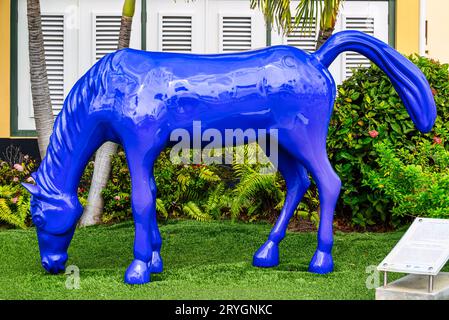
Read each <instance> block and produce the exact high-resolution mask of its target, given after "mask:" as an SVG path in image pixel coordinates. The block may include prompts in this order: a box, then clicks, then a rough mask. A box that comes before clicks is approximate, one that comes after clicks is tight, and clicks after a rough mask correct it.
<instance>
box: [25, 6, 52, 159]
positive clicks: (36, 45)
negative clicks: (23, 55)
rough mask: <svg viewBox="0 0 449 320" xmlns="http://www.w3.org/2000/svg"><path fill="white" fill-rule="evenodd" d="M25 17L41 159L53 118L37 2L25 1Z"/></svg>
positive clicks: (44, 152) (50, 131)
mask: <svg viewBox="0 0 449 320" xmlns="http://www.w3.org/2000/svg"><path fill="white" fill-rule="evenodd" d="M27 17H28V50H29V56H30V79H31V95H32V99H33V110H34V121H35V124H36V132H37V142H38V146H39V153H40V155H41V158H43V157H44V156H45V154H46V153H47V146H48V142H49V140H50V135H51V133H52V131H53V122H54V117H53V110H52V107H51V99H50V89H49V87H48V77H47V66H46V64H45V49H44V36H43V34H42V21H41V9H40V1H39V0H27Z"/></svg>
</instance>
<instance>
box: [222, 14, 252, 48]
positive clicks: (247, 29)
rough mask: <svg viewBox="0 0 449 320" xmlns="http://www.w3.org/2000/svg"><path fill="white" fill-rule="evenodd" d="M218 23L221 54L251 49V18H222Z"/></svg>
mask: <svg viewBox="0 0 449 320" xmlns="http://www.w3.org/2000/svg"><path fill="white" fill-rule="evenodd" d="M220 23H221V51H222V52H237V51H245V50H251V49H252V47H253V41H252V35H253V32H252V31H253V30H252V17H251V16H222V17H221V19H220Z"/></svg>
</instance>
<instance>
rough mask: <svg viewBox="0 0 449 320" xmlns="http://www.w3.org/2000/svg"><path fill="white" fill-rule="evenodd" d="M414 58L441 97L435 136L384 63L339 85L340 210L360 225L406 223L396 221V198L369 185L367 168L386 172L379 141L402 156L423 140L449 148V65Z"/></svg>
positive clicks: (335, 151)
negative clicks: (417, 118) (424, 130)
mask: <svg viewBox="0 0 449 320" xmlns="http://www.w3.org/2000/svg"><path fill="white" fill-rule="evenodd" d="M410 59H411V61H412V62H414V63H415V64H416V65H417V66H418V67H419V68H420V69H421V70H422V71H423V72H424V74H425V75H426V77H427V79H428V80H429V83H430V86H431V87H432V90H433V92H434V95H435V101H436V104H437V109H438V118H437V121H436V125H435V127H434V129H433V130H432V132H431V133H429V134H421V133H420V132H419V131H418V130H416V129H415V127H414V125H413V123H412V121H411V120H410V117H409V115H408V113H407V111H406V110H405V107H404V106H403V104H402V103H401V100H400V98H399V96H398V94H397V93H396V91H395V90H394V88H393V86H392V84H391V82H390V80H389V79H388V77H387V76H386V75H385V74H384V73H383V72H382V71H381V70H380V69H379V68H378V67H376V66H372V67H371V68H369V69H359V70H357V71H355V73H354V75H353V76H352V77H351V78H349V79H348V80H346V81H345V82H344V83H343V84H342V85H341V86H339V88H338V97H337V100H336V105H335V109H334V115H333V118H332V120H331V125H330V128H329V138H328V150H329V155H330V159H331V162H332V163H333V165H334V167H335V169H336V171H337V173H338V175H339V176H340V177H341V179H342V182H343V188H342V193H341V196H340V201H339V204H338V210H337V214H338V216H340V217H343V218H346V219H348V220H349V221H352V223H353V224H355V225H359V226H362V227H366V226H369V225H374V224H377V225H380V224H383V225H385V226H391V225H396V224H397V223H399V222H400V221H397V220H395V221H392V219H391V214H390V212H391V210H392V208H393V207H394V205H395V204H394V202H393V201H392V199H391V198H388V197H385V196H384V194H383V193H382V192H381V191H380V190H378V188H372V187H371V186H370V185H367V184H365V183H363V181H364V180H365V179H366V177H365V176H364V173H363V170H362V169H363V168H366V169H370V172H372V171H377V170H380V167H379V164H378V161H377V160H378V159H379V153H378V151H377V150H376V148H374V145H375V143H376V142H377V141H379V140H382V141H386V142H389V143H391V147H392V148H393V149H394V150H395V152H396V153H401V154H412V151H413V150H416V147H417V146H418V145H419V144H421V143H423V142H433V140H434V139H435V140H436V141H438V142H440V140H441V143H442V144H443V145H445V146H446V147H448V146H449V145H448V144H447V143H448V141H449V75H448V65H442V64H440V63H438V62H436V61H433V60H429V59H426V58H423V57H417V56H412V57H410ZM411 160H412V157H409V158H408V159H405V158H404V164H405V165H407V164H412V162H410V161H411ZM365 171H367V170H365Z"/></svg>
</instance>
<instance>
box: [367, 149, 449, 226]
mask: <svg viewBox="0 0 449 320" xmlns="http://www.w3.org/2000/svg"><path fill="white" fill-rule="evenodd" d="M374 149H375V150H376V152H377V154H378V155H379V158H378V159H377V163H378V164H379V169H378V170H377V169H376V170H374V169H372V168H370V167H369V166H366V167H364V168H363V170H362V171H363V175H364V177H365V178H364V181H363V183H364V184H365V185H366V186H368V187H369V188H371V189H372V190H375V191H377V192H379V193H380V194H382V195H383V196H384V197H385V198H386V199H388V200H389V201H391V203H392V204H393V208H392V210H391V212H392V215H393V216H395V217H407V216H411V217H418V216H419V217H425V216H429V217H432V218H449V152H448V151H446V150H445V149H444V147H443V146H442V145H439V144H436V143H434V144H432V143H430V142H428V141H426V142H421V143H419V144H418V146H417V147H416V148H414V149H412V150H407V152H404V151H405V150H402V152H398V151H397V150H395V149H393V146H392V145H391V143H388V142H384V143H379V144H376V145H375V146H374Z"/></svg>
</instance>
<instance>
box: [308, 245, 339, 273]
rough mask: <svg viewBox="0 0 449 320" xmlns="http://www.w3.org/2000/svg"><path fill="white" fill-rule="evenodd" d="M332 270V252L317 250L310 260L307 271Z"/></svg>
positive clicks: (322, 271) (327, 271) (326, 271)
mask: <svg viewBox="0 0 449 320" xmlns="http://www.w3.org/2000/svg"><path fill="white" fill-rule="evenodd" d="M332 271H334V260H333V259H332V254H330V253H326V252H323V251H320V250H317V251H316V252H315V254H314V256H313V258H312V261H310V265H309V272H312V273H319V274H326V273H330V272H332Z"/></svg>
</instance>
